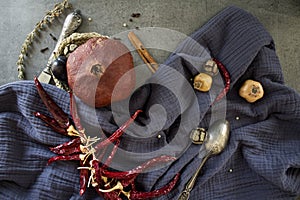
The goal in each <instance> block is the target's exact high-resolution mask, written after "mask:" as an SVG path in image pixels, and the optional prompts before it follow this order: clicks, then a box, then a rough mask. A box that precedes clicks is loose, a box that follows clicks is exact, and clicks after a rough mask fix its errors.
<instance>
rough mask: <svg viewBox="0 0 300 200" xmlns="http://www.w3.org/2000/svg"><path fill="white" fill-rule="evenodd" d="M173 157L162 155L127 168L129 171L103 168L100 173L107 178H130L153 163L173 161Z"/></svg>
mask: <svg viewBox="0 0 300 200" xmlns="http://www.w3.org/2000/svg"><path fill="white" fill-rule="evenodd" d="M175 159H176V158H175V157H173V156H166V155H163V156H159V157H156V158H153V159H151V160H149V161H147V162H145V163H143V164H142V165H140V166H138V167H136V168H134V169H132V170H129V171H123V172H116V171H107V170H103V172H102V174H103V175H104V176H106V177H108V178H116V179H127V178H130V177H131V176H134V175H137V174H140V173H141V172H143V171H144V170H145V169H147V168H149V167H151V166H153V165H154V164H157V163H161V162H170V161H174V160H175Z"/></svg>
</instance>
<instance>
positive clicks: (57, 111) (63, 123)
mask: <svg viewBox="0 0 300 200" xmlns="http://www.w3.org/2000/svg"><path fill="white" fill-rule="evenodd" d="M34 83H35V85H36V87H37V91H38V93H39V95H40V97H41V99H42V101H43V103H44V104H45V106H46V107H47V109H48V111H49V112H50V113H51V114H52V116H53V117H54V119H55V121H56V122H57V123H58V124H59V126H60V127H61V128H65V129H66V128H68V127H69V126H70V120H69V117H68V115H67V114H66V113H65V112H64V111H63V110H62V109H61V108H60V107H59V106H58V105H57V104H56V103H55V102H54V101H53V99H52V98H51V97H50V96H49V95H48V94H47V92H46V91H45V90H44V88H43V86H42V84H41V83H40V82H39V80H38V78H37V77H34Z"/></svg>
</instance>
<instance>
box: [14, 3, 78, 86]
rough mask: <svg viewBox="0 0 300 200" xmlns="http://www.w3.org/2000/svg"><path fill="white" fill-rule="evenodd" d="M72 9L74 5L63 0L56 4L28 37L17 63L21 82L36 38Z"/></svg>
mask: <svg viewBox="0 0 300 200" xmlns="http://www.w3.org/2000/svg"><path fill="white" fill-rule="evenodd" d="M71 7H72V5H71V4H70V3H69V2H68V0H63V2H61V3H58V4H56V5H55V6H54V8H53V9H52V10H50V11H48V12H46V15H45V16H44V18H43V19H42V20H41V21H40V22H38V23H37V24H36V25H35V28H34V29H33V31H32V32H30V33H29V34H28V35H27V37H26V39H25V41H24V43H23V45H22V48H21V53H20V55H19V58H18V61H17V69H18V78H19V79H20V80H24V79H25V64H24V59H25V57H26V56H27V53H28V49H29V48H30V46H31V44H32V43H33V41H34V39H35V37H38V36H39V35H40V32H41V31H42V30H44V29H45V27H46V25H48V24H51V23H52V22H53V20H54V19H55V18H57V17H59V16H60V15H61V14H62V13H63V12H64V10H65V9H69V8H71Z"/></svg>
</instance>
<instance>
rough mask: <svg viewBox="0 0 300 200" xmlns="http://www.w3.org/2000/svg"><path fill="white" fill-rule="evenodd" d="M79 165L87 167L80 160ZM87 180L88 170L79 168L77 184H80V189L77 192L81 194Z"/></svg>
mask: <svg viewBox="0 0 300 200" xmlns="http://www.w3.org/2000/svg"><path fill="white" fill-rule="evenodd" d="M80 167H87V165H86V164H85V163H83V161H80ZM88 181H89V170H88V169H81V170H80V175H79V184H80V190H79V194H80V195H81V196H82V195H83V194H84V193H85V191H86V188H87V185H88Z"/></svg>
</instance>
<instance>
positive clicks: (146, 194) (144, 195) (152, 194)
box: [130, 173, 180, 200]
mask: <svg viewBox="0 0 300 200" xmlns="http://www.w3.org/2000/svg"><path fill="white" fill-rule="evenodd" d="M179 177H180V173H177V174H176V175H175V177H174V178H173V180H172V181H171V182H170V183H169V184H168V185H165V186H164V187H162V188H160V189H157V190H153V191H150V192H138V191H136V190H133V191H131V192H130V199H132V200H138V199H149V198H155V197H159V196H162V195H166V194H168V193H169V192H170V191H171V190H172V189H173V188H174V186H175V185H176V183H177V181H178V180H179Z"/></svg>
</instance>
